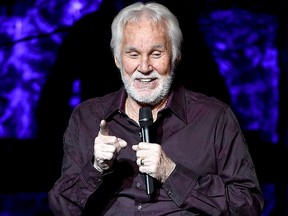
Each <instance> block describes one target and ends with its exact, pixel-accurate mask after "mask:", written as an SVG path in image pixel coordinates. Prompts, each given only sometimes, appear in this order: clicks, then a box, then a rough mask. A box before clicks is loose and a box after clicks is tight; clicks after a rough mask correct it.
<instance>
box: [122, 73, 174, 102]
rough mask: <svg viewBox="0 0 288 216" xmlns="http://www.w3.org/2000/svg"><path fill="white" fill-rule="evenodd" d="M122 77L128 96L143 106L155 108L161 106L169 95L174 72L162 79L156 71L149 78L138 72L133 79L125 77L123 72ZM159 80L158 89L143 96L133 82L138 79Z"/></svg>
mask: <svg viewBox="0 0 288 216" xmlns="http://www.w3.org/2000/svg"><path fill="white" fill-rule="evenodd" d="M121 77H122V81H123V84H124V87H125V89H126V91H127V94H128V95H129V96H130V97H131V98H132V99H133V100H135V101H137V102H138V103H141V104H146V105H151V106H154V105H156V104H159V103H160V102H161V101H162V100H163V99H164V98H166V97H167V95H168V94H169V91H170V88H171V85H172V82H173V72H171V73H170V74H169V75H166V76H163V77H161V76H160V75H159V74H158V73H157V72H156V71H153V72H152V73H151V74H149V76H147V75H143V74H142V73H140V72H138V71H136V72H134V73H133V75H132V77H131V78H130V77H126V76H124V73H123V72H122V71H121ZM148 77H149V78H151V77H153V78H155V77H156V78H158V79H159V84H158V87H157V88H156V89H154V90H153V91H151V92H150V93H149V94H147V93H146V94H141V92H140V91H139V90H138V89H136V88H135V86H134V85H133V81H134V80H135V79H136V78H148Z"/></svg>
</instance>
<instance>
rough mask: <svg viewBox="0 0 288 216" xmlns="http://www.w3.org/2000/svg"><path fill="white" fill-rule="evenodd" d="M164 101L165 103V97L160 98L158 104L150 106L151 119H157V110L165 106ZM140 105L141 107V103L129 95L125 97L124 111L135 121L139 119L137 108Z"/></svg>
mask: <svg viewBox="0 0 288 216" xmlns="http://www.w3.org/2000/svg"><path fill="white" fill-rule="evenodd" d="M166 103H167V98H165V99H164V100H162V101H161V102H160V103H159V104H157V105H155V106H151V110H152V116H153V121H155V120H156V119H157V114H158V112H159V111H160V110H161V109H163V108H164V107H165V105H166ZM141 107H143V105H141V104H139V103H137V102H136V101H134V100H133V99H132V98H130V97H129V96H128V97H127V99H126V103H125V112H126V114H127V115H128V116H129V117H130V118H131V119H133V120H134V121H135V122H138V121H139V109H140V108H141Z"/></svg>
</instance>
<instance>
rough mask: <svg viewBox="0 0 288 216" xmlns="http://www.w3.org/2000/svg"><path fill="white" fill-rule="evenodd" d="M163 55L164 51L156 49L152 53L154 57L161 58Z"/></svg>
mask: <svg viewBox="0 0 288 216" xmlns="http://www.w3.org/2000/svg"><path fill="white" fill-rule="evenodd" d="M161 55H162V52H160V51H154V52H153V53H152V54H151V56H152V57H153V58H160V57H161Z"/></svg>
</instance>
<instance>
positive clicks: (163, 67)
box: [155, 61, 170, 75]
mask: <svg viewBox="0 0 288 216" xmlns="http://www.w3.org/2000/svg"><path fill="white" fill-rule="evenodd" d="M155 69H156V70H157V71H158V73H159V74H160V75H166V74H167V73H169V72H170V63H169V62H168V61H161V62H158V63H157V64H155Z"/></svg>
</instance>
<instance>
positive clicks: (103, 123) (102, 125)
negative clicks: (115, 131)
mask: <svg viewBox="0 0 288 216" xmlns="http://www.w3.org/2000/svg"><path fill="white" fill-rule="evenodd" d="M99 134H101V135H103V136H109V129H108V126H107V124H106V121H105V120H101V122H100V131H99Z"/></svg>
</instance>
